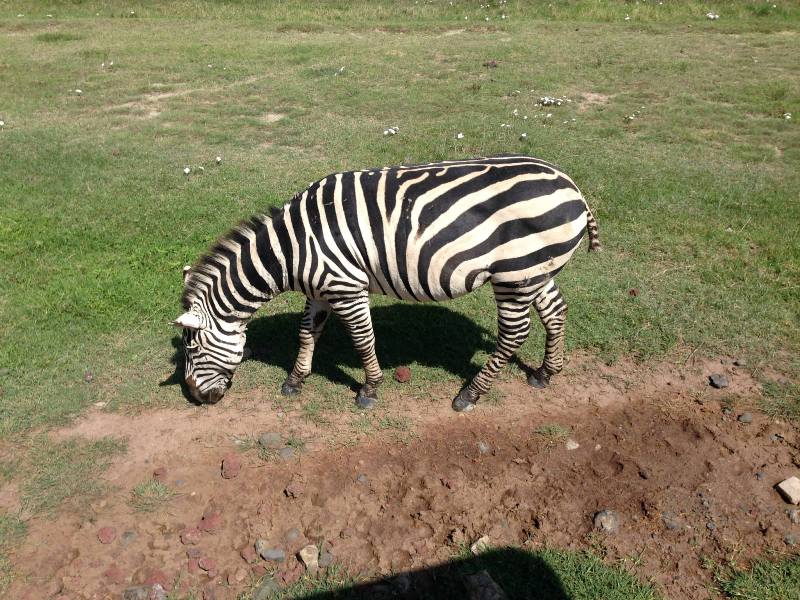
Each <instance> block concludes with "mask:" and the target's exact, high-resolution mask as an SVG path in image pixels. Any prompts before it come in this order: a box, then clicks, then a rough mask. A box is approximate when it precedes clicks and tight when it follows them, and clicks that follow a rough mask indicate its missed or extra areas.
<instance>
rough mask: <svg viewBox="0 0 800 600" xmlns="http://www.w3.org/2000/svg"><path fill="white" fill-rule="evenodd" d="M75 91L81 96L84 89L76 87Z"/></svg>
mask: <svg viewBox="0 0 800 600" xmlns="http://www.w3.org/2000/svg"><path fill="white" fill-rule="evenodd" d="M75 93H76V94H78V96H80V95H81V94H82V93H83V90H79V89H76V90H75Z"/></svg>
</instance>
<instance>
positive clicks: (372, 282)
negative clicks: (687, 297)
mask: <svg viewBox="0 0 800 600" xmlns="http://www.w3.org/2000/svg"><path fill="white" fill-rule="evenodd" d="M584 230H588V233H589V250H596V249H599V248H600V241H599V238H598V235H597V222H596V221H595V219H594V217H593V216H592V213H591V211H590V210H589V206H588V205H587V203H586V201H585V200H584V199H583V197H582V196H581V193H580V191H579V190H578V188H577V187H576V186H575V184H574V183H573V182H572V180H571V179H570V178H569V177H567V176H566V175H564V174H563V173H561V172H560V171H559V170H558V169H557V168H556V167H554V166H553V165H551V164H549V163H546V162H544V161H542V160H539V159H536V158H530V157H527V156H517V155H503V156H496V157H490V158H476V159H468V160H456V161H445V162H438V163H430V164H423V165H410V166H399V167H385V168H381V169H374V170H364V171H352V172H347V173H336V174H333V175H329V176H327V177H325V178H324V179H321V180H319V181H317V182H315V183H312V184H311V185H310V186H309V187H308V189H306V190H305V191H304V192H302V193H300V194H297V195H296V196H295V197H294V198H292V200H291V201H290V202H288V203H287V204H285V205H284V206H283V207H282V208H280V209H277V210H275V211H274V212H273V213H272V214H271V215H269V216H267V215H258V216H255V217H253V218H251V219H250V220H249V221H246V222H244V223H242V224H240V225H239V226H238V227H236V228H234V229H233V230H232V231H231V232H230V233H228V234H227V235H226V236H224V237H223V238H221V239H220V240H219V241H218V242H217V243H216V245H214V246H213V247H212V249H211V250H210V252H209V253H208V254H207V255H206V256H205V257H204V258H202V259H201V260H200V262H199V263H198V264H197V265H196V266H194V267H192V268H189V267H185V268H184V292H183V305H184V309H185V310H186V312H185V313H184V314H182V315H181V316H179V317H178V318H177V319H176V320H175V324H176V325H178V326H180V327H183V341H184V348H185V352H186V384H187V386H188V388H189V391H190V392H191V394H192V396H194V398H195V399H196V400H197V401H199V402H208V403H214V402H217V401H219V399H220V398H222V396H223V394H224V393H225V392H226V390H227V389H228V388H229V387H230V384H231V378H232V377H233V372H234V370H235V369H236V367H237V366H238V365H239V363H240V362H241V360H242V353H243V351H244V344H245V326H246V324H247V321H248V320H249V319H250V317H251V316H252V315H253V313H254V312H255V311H256V310H257V309H258V308H259V307H260V306H261V305H262V304H264V303H265V302H267V301H268V300H270V299H271V298H273V297H275V296H276V295H277V294H280V293H282V292H285V291H289V290H293V291H297V292H301V293H303V294H304V295H305V296H306V298H307V300H306V304H305V310H304V312H303V317H302V320H301V323H300V351H299V354H298V356H297V361H296V362H295V364H294V368H293V369H292V371H291V373H290V374H289V376H288V377H287V378H286V381H285V382H284V384H283V386H282V388H281V391H282V393H283V394H286V395H290V394H296V393H298V392H299V391H300V387H301V385H302V383H303V380H304V379H305V377H306V376H307V375H308V374H309V373H310V372H311V358H312V355H313V353H314V345H315V343H316V342H317V340H318V339H319V336H320V334H321V333H322V329H323V327H324V325H325V321H326V319H327V318H328V316H329V315H330V313H335V314H336V315H337V316H338V317H339V318H340V319H341V320H342V322H343V323H344V325H345V328H346V329H347V331H348V332H349V334H350V336H351V337H352V340H353V343H354V345H355V348H356V350H357V351H358V354H359V355H360V357H361V360H362V361H363V363H364V370H365V372H366V381H365V383H364V386H363V387H362V388H361V389H360V391H359V392H358V395H357V397H356V403H357V405H358V406H359V407H361V408H370V407H372V406H373V405H374V403H375V400H376V399H377V388H378V385H379V384H380V383H381V381H382V380H383V374H382V373H381V369H380V366H379V365H378V359H377V357H376V355H375V334H374V332H373V329H372V321H371V317H370V310H369V294H370V293H380V294H385V295H388V296H393V297H395V298H400V299H403V300H413V301H417V302H425V301H430V300H437V301H438V300H448V299H450V298H456V297H458V296H462V295H464V294H466V293H468V292H471V291H472V290H474V289H476V288H479V287H480V286H482V285H483V284H484V283H486V282H487V281H489V282H490V283H491V285H492V288H493V290H494V297H495V301H496V303H497V320H498V339H497V348H496V350H495V351H494V353H493V354H492V356H491V357H490V358H489V360H488V361H487V363H486V364H485V365H484V367H483V368H482V369H481V370H480V372H479V373H478V374H477V375H476V376H475V378H474V379H473V380H472V381H471V382H470V383H469V384H468V385H467V386H466V387H464V388H463V389H462V390H461V392H460V393H459V394H458V395H457V396H456V398H455V399H454V400H453V408H454V409H455V410H457V411H466V410H471V409H472V408H473V407H474V405H475V403H476V402H477V401H478V398H479V397H480V396H481V394H485V393H486V392H487V391H489V388H490V387H491V385H492V382H493V381H494V379H495V377H496V376H497V373H498V372H499V371H500V369H501V368H502V367H503V366H504V365H505V364H506V362H508V360H509V359H510V358H511V356H512V355H513V353H514V352H515V351H516V350H517V349H518V348H519V347H520V346H521V345H522V343H523V342H524V341H525V339H526V338H527V337H528V332H529V330H530V321H531V319H530V307H531V305H533V306H534V307H535V308H536V312H537V313H538V315H539V318H540V319H541V320H542V323H543V324H544V327H545V329H546V332H547V342H546V347H545V355H544V361H543V363H542V365H541V367H539V368H538V369H536V370H535V371H534V372H533V374H532V375H531V376H530V377H529V378H528V383H529V384H530V385H532V386H534V387H539V388H541V387H544V386H546V385H547V384H548V382H549V379H550V376H551V375H553V374H555V373H558V372H559V371H561V368H562V366H563V352H564V325H565V322H566V316H567V305H566V303H565V302H564V299H563V297H562V296H561V292H559V290H558V287H557V286H556V284H555V281H554V280H553V277H554V276H555V275H556V274H557V273H558V272H559V271H560V270H561V269H562V268H563V267H564V265H565V264H566V262H567V261H568V260H569V258H570V256H572V253H573V252H574V251H575V249H576V248H577V247H578V244H579V243H580V241H581V238H582V237H583V233H584Z"/></svg>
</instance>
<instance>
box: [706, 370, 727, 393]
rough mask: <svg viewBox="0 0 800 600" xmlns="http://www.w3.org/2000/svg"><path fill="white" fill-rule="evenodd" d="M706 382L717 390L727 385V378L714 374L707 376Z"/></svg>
mask: <svg viewBox="0 0 800 600" xmlns="http://www.w3.org/2000/svg"><path fill="white" fill-rule="evenodd" d="M708 382H709V383H710V384H711V387H713V388H717V389H718V390H721V389H722V388H726V387H728V385H729V383H728V378H727V377H725V375H722V374H720V373H714V374H713V375H709V376H708Z"/></svg>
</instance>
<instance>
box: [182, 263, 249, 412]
mask: <svg viewBox="0 0 800 600" xmlns="http://www.w3.org/2000/svg"><path fill="white" fill-rule="evenodd" d="M184 274H186V272H184ZM173 324H174V325H176V326H178V327H182V328H183V349H184V356H185V359H186V360H185V366H184V370H185V376H186V386H187V387H188V388H189V392H190V393H191V395H192V397H193V398H194V399H195V400H196V401H197V402H200V403H203V404H216V403H217V402H219V401H220V400H221V399H222V396H224V395H225V392H227V391H228V388H229V387H231V381H232V380H233V372H234V371H235V370H236V367H238V366H239V363H241V362H242V355H243V353H244V344H245V340H246V336H245V333H244V328H243V326H242V325H241V324H234V323H228V322H226V321H223V320H221V319H215V318H213V317H212V316H211V314H210V312H209V311H208V310H207V309H206V308H205V306H204V305H203V303H202V302H201V301H199V300H198V301H195V302H193V303H192V305H191V308H190V309H189V310H188V311H187V312H185V313H183V314H182V315H180V316H179V317H178V318H177V319H175V321H173Z"/></svg>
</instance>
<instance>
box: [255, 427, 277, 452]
mask: <svg viewBox="0 0 800 600" xmlns="http://www.w3.org/2000/svg"><path fill="white" fill-rule="evenodd" d="M258 445H259V446H261V447H262V448H267V449H270V450H275V449H278V448H280V447H281V446H283V439H282V438H281V434H280V433H276V432H274V431H268V432H264V433H262V434H261V435H260V436H258Z"/></svg>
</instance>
